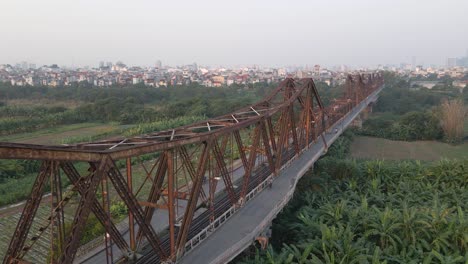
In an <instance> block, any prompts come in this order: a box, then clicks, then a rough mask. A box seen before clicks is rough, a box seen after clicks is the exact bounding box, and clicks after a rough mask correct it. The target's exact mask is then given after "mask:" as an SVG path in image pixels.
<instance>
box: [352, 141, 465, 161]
mask: <svg viewBox="0 0 468 264" xmlns="http://www.w3.org/2000/svg"><path fill="white" fill-rule="evenodd" d="M351 156H352V157H353V158H365V159H386V160H405V159H416V160H426V161H433V160H439V159H442V158H448V159H467V158H468V141H465V142H463V143H462V144H459V145H450V144H446V143H442V142H437V141H414V142H407V141H393V140H388V139H383V138H374V137H363V136H357V137H355V138H354V141H353V143H352V144H351Z"/></svg>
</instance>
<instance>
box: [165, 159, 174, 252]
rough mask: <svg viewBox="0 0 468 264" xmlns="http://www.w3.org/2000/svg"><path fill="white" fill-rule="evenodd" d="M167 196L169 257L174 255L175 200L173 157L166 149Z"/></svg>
mask: <svg viewBox="0 0 468 264" xmlns="http://www.w3.org/2000/svg"><path fill="white" fill-rule="evenodd" d="M166 153H167V154H166V155H167V196H168V211H169V243H170V249H171V253H170V256H171V258H173V257H175V226H174V225H175V211H174V209H175V202H174V160H173V159H174V157H173V155H172V152H171V151H167V152H166Z"/></svg>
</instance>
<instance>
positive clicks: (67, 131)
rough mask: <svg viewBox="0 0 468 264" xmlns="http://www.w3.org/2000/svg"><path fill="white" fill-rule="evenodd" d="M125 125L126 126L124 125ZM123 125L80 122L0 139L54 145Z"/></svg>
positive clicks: (117, 128)
mask: <svg viewBox="0 0 468 264" xmlns="http://www.w3.org/2000/svg"><path fill="white" fill-rule="evenodd" d="M125 127H127V126H125ZM122 128H124V126H121V125H117V124H113V123H108V124H103V123H81V124H72V125H62V126H57V127H53V128H47V129H41V130H38V131H35V132H30V133H21V134H15V135H7V136H0V141H4V142H17V143H27V144H43V145H56V144H63V143H66V141H67V140H69V139H71V138H83V139H86V137H93V136H96V135H100V134H112V133H113V132H115V133H118V131H120V129H122Z"/></svg>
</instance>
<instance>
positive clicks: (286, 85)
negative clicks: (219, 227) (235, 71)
mask: <svg viewBox="0 0 468 264" xmlns="http://www.w3.org/2000/svg"><path fill="white" fill-rule="evenodd" d="M382 84H383V79H382V76H381V75H380V74H379V73H369V74H357V75H349V76H348V78H347V80H346V84H345V95H344V96H343V97H342V98H337V99H334V100H333V101H332V103H331V104H330V105H328V106H325V105H324V104H323V103H322V101H321V99H320V96H319V94H318V91H317V89H316V86H315V84H314V81H313V80H312V79H310V78H306V79H300V80H294V79H292V78H287V79H285V80H284V81H283V82H281V83H280V84H279V85H278V87H277V88H276V89H275V90H274V91H273V92H272V93H271V94H270V95H269V96H268V97H266V98H265V99H264V100H263V101H260V102H258V103H256V104H254V105H251V106H248V107H245V108H243V109H241V110H238V111H236V112H234V113H230V114H226V115H223V116H220V117H217V118H213V119H209V120H206V121H203V122H197V123H195V124H190V125H187V126H183V127H179V128H174V129H169V130H165V131H159V132H154V133H149V134H146V135H141V136H136V137H130V138H117V139H111V140H101V141H95V142H88V143H82V144H75V145H61V146H41V145H27V144H16V143H0V159H28V160H38V161H40V162H41V167H40V171H39V172H38V175H37V177H36V179H35V182H34V185H33V187H32V190H31V194H30V196H29V199H28V200H27V201H26V203H25V205H24V208H23V212H22V214H21V217H20V218H19V220H18V224H17V226H16V229H15V231H14V233H13V235H12V237H11V241H10V244H9V247H8V250H7V252H6V254H5V257H4V260H3V263H19V262H23V261H26V262H27V261H31V256H29V255H28V254H29V252H31V249H32V248H34V247H35V246H38V243H37V241H40V239H41V237H43V236H45V234H46V233H47V234H48V236H49V238H48V239H47V241H48V244H49V246H48V247H47V249H46V251H48V252H47V258H46V261H47V262H51V263H71V262H73V261H74V259H75V258H76V257H77V252H78V250H79V248H80V246H81V242H80V240H81V238H82V235H83V232H84V231H85V230H86V228H87V222H88V219H89V217H90V215H93V216H94V217H95V219H97V221H99V222H100V224H101V225H102V226H103V227H104V228H103V229H104V230H105V235H104V234H103V235H100V237H101V238H102V237H103V242H102V244H104V245H105V249H106V250H104V251H103V253H102V254H105V259H107V262H108V263H111V262H115V261H118V260H121V261H125V260H126V259H127V260H136V261H138V262H145V261H146V262H152V263H154V262H160V261H175V260H177V258H179V257H180V256H182V255H183V254H184V251H185V250H186V247H187V241H189V240H190V239H191V238H192V237H194V236H195V235H196V234H198V233H199V232H200V230H202V229H203V228H206V227H207V226H209V225H210V224H212V223H213V221H215V219H217V218H219V217H220V216H221V215H223V213H225V212H226V210H227V208H231V207H233V206H234V207H242V206H243V205H244V203H245V201H246V195H247V194H248V193H249V192H250V191H251V190H252V189H254V188H255V187H256V186H258V185H259V184H260V183H261V182H263V181H264V180H265V179H268V177H270V178H271V180H273V179H274V177H276V176H277V175H278V174H279V170H280V168H281V167H282V165H283V164H285V163H286V162H287V161H288V160H290V159H291V158H292V157H294V156H296V155H299V154H300V152H301V151H302V150H303V149H305V148H307V147H308V146H310V143H312V142H314V141H316V140H324V139H323V133H324V132H325V131H326V130H327V129H328V128H330V127H331V126H332V125H333V124H334V123H335V122H337V121H338V120H339V119H340V118H342V117H344V116H345V115H346V114H347V113H349V112H350V111H351V109H353V107H355V106H356V105H357V104H358V103H360V102H361V101H362V100H364V99H365V98H366V97H367V96H368V95H369V94H370V93H371V92H373V91H374V90H375V89H377V88H378V87H380V86H381V85H382ZM324 142H325V141H324ZM136 178H138V179H139V180H138V181H137V180H136ZM64 181H67V182H69V184H68V185H67V186H65V184H64ZM49 192H50V194H51V195H50V196H48V197H49V198H50V199H49V198H47V199H45V198H44V197H46V196H45V194H46V193H49ZM46 200H47V201H46ZM49 200H50V202H49ZM115 201H119V202H120V204H123V205H124V207H125V211H127V214H128V217H126V218H125V219H124V220H123V221H124V223H126V224H125V225H126V228H124V230H122V227H121V226H122V225H121V224H119V225H118V223H119V222H121V221H122V219H121V218H120V219H116V218H115V216H113V215H112V214H111V208H112V203H114V202H115ZM44 204H47V205H48V206H50V215H49V217H47V218H46V219H38V218H37V217H36V214H37V211H38V208H40V207H41V206H43V205H44ZM67 212H68V213H67ZM70 212H71V213H70ZM67 214H69V215H71V217H70V218H69V220H68V221H67V220H66V218H65V217H64V216H65V215H67ZM155 215H159V216H161V215H162V216H164V217H163V218H164V219H165V221H161V220H160V219H161V217H159V218H158V219H159V220H156V219H155V217H154V216H155ZM125 221H126V222H125ZM118 226H120V227H118ZM33 227H34V228H33ZM46 230H47V232H46ZM126 230H128V233H126V232H124V231H126ZM124 233H125V235H124ZM42 244H44V243H42ZM116 249H117V250H116ZM85 253H86V252H85ZM85 253H84V254H85ZM28 256H29V257H28ZM32 261H33V262H34V260H32Z"/></svg>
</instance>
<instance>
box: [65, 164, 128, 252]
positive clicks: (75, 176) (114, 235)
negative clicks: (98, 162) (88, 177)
mask: <svg viewBox="0 0 468 264" xmlns="http://www.w3.org/2000/svg"><path fill="white" fill-rule="evenodd" d="M60 165H61V168H62V170H63V172H64V173H65V175H67V177H68V179H70V182H71V183H72V184H73V185H74V186H76V188H77V189H78V193H79V194H80V195H82V196H83V195H84V193H85V191H86V183H85V182H83V181H81V180H80V175H79V173H78V171H77V170H76V168H75V167H74V166H73V164H72V163H71V162H62V163H61V164H60ZM91 210H92V211H93V213H94V215H95V216H96V218H97V219H98V220H99V222H100V223H101V225H102V226H104V227H105V228H106V232H107V233H108V234H109V235H110V237H111V239H112V240H113V241H114V242H115V243H116V245H117V246H118V247H119V249H120V250H121V251H122V252H123V253H124V254H127V253H128V251H129V247H128V244H127V242H126V241H125V239H124V238H123V237H122V235H121V234H120V232H119V230H118V229H117V227H116V226H115V225H114V223H113V222H112V221H111V219H110V217H109V215H108V214H106V213H105V210H104V208H103V207H102V205H101V204H100V203H99V202H98V200H97V199H94V201H93V204H92V206H91ZM106 223H107V224H106Z"/></svg>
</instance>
